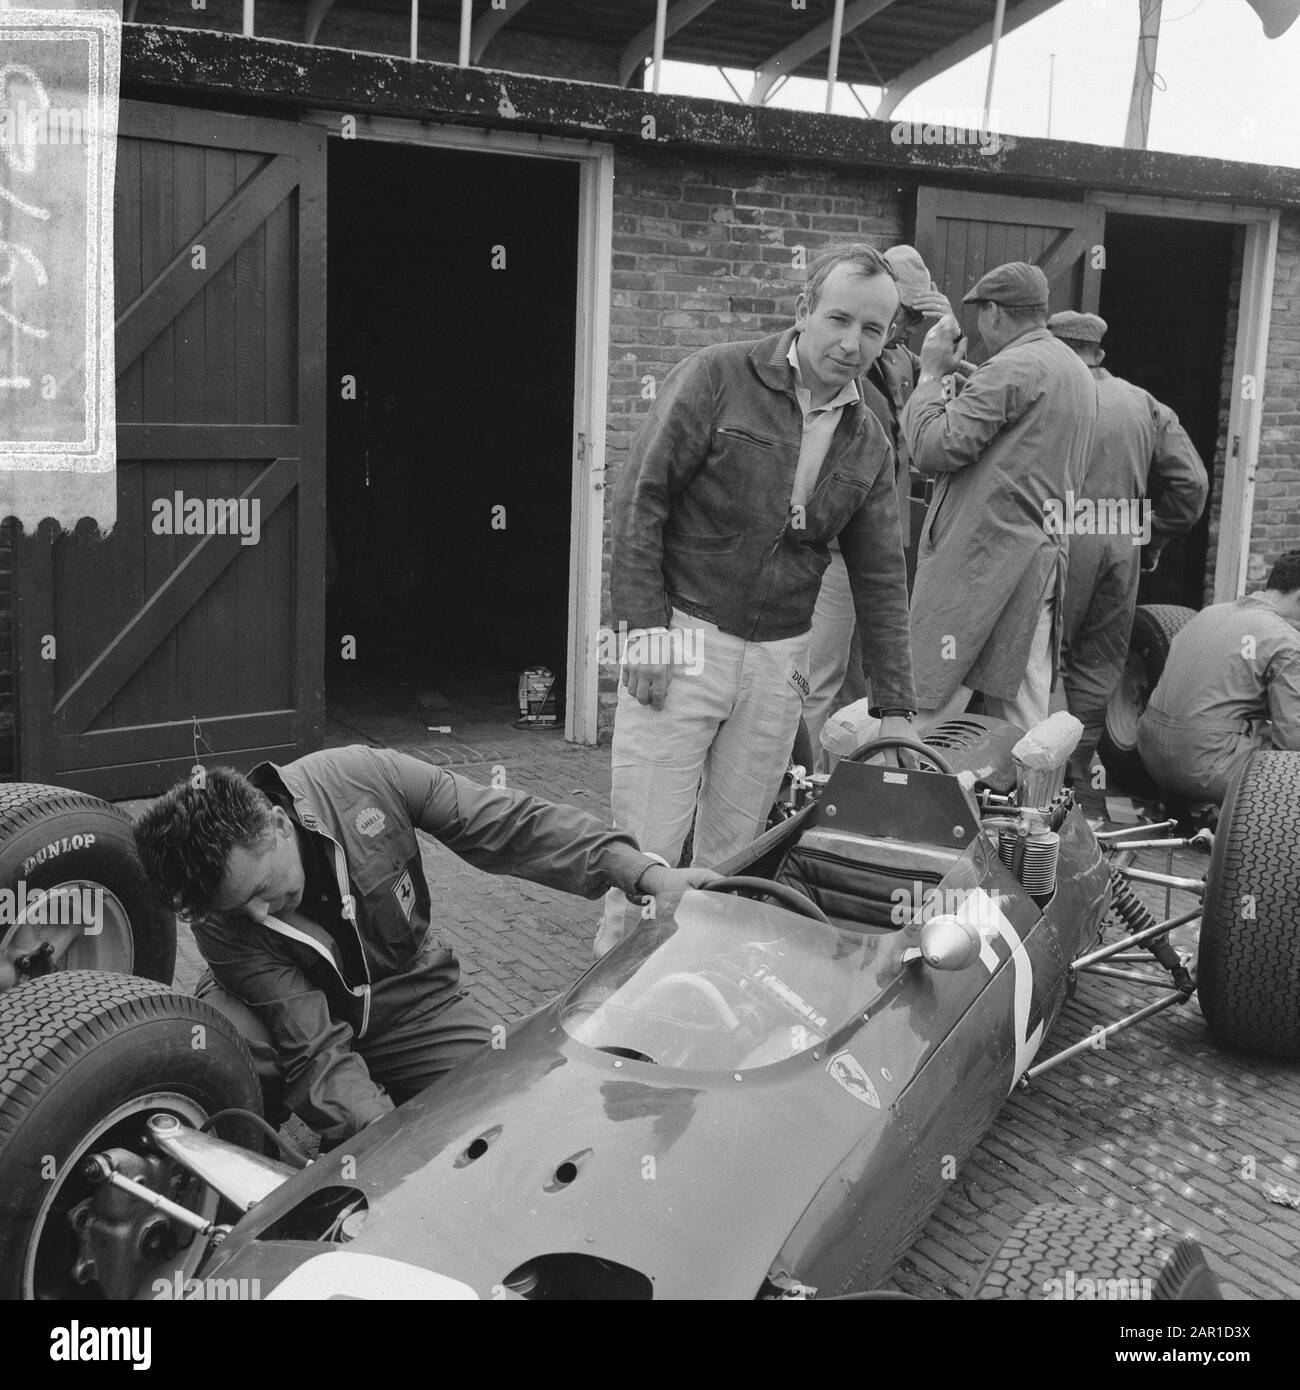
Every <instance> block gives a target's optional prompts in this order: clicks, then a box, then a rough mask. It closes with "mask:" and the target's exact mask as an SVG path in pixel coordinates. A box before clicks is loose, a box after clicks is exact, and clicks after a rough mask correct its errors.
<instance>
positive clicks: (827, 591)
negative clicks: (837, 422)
mask: <svg viewBox="0 0 1300 1390" xmlns="http://www.w3.org/2000/svg"><path fill="white" fill-rule="evenodd" d="M883 254H884V259H885V262H886V263H887V264H888V266H889V267H890V269H891V270H892V271H893V272H894V277H895V279H896V280H897V282H898V298H899V308H898V313H897V315H896V316H895V318H894V322H893V324H892V325H891V326H890V332H889V338H888V341H887V342H886V343H885V345H884V347H882V348H881V350H880V356H879V357H877V358H876V360H875V361H874V362H873V363H872V364H871V366H870V368H869V369H868V370H867V372H866V373H865V381H866V383H867V386H868V387H875V391H876V393H878V394H873V393H870V392H869V393H868V395H867V401H868V404H869V406H870V407H871V409H872V411H873V412H874V413H876V414H877V416H878V418H879V419H880V422H881V424H882V425H884V426H885V428H886V429H887V430H888V431H889V436H890V442H891V443H892V444H893V446H894V451H895V459H896V468H897V483H898V515H899V522H900V525H901V527H902V535H903V546H904V548H905V549H907V548H908V546H909V533H910V525H911V522H910V518H911V508H912V501H911V486H910V484H911V477H912V470H911V469H910V468H909V467H908V461H907V456H906V449H905V448H904V447H903V446H902V440H901V438H900V435H899V429H898V417H899V415H900V414H901V413H902V410H903V407H904V406H905V405H906V404H907V400H908V397H909V396H910V395H911V394H912V390H913V388H914V387H915V385H916V378H917V376H918V375H919V373H920V368H921V363H920V358H919V357H917V355H916V353H914V352H913V351H912V349H911V347H910V346H909V345H908V339H909V337H910V336H911V335H912V334H913V333H915V331H916V330H917V328H918V327H919V326H920V324H922V323H923V322H924V321H925V320H926V319H927V318H929V319H937V318H941V317H942V316H943V315H944V314H950V313H952V305H951V304H950V303H949V302H948V297H947V295H945V294H943V293H942V292H941V291H940V290H939V289H937V288H936V287H935V283H934V281H933V280H932V279H931V278H930V272H929V270H928V269H927V268H926V264H925V262H924V261H923V260H922V259H921V253H920V252H919V251H918V250H917V249H916V247H915V246H891V247H890V248H889V250H887V251H885V252H884V253H883ZM964 365H966V366H967V367H968V368H969V370H971V371H973V370H974V368H973V367H970V366H969V364H964ZM829 549H830V552H831V562H830V564H829V566H827V569H826V573H825V574H824V575H823V576H822V586H821V589H820V591H819V593H818V595H817V607H816V610H815V611H814V613H813V625H812V636H811V646H810V649H809V655H808V684H809V694H808V699H807V700H806V701H805V703H804V712H803V718H804V724H805V725H806V726H807V729H808V736H809V738H810V739H811V740H812V746H813V750H814V753H815V754H818V755H819V754H820V747H819V744H818V735H819V734H820V733H821V729H822V726H823V725H824V724H825V723H826V720H827V718H828V716H829V715H830V714H832V713H833V712H834V711H835V710H837V709H839V708H840V707H841V706H843V705H849V704H852V703H854V701H856V700H862V699H865V698H866V696H867V695H868V693H869V688H870V687H869V682H868V679H867V673H866V672H864V670H863V666H862V640H861V637H860V636H859V634H858V630H857V619H856V613H855V610H854V606H853V593H852V590H851V589H850V587H849V572H848V569H847V568H846V566H845V564H844V557H843V556H842V555H841V554H840V549H839V544H838V542H836V541H831V542H830V545H829Z"/></svg>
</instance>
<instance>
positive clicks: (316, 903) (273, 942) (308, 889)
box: [135, 746, 715, 1147]
mask: <svg viewBox="0 0 1300 1390" xmlns="http://www.w3.org/2000/svg"><path fill="white" fill-rule="evenodd" d="M417 829H418V830H424V831H426V832H428V833H429V834H430V835H433V836H435V837H436V838H437V839H439V840H440V841H441V842H442V843H443V844H444V845H446V847H447V848H448V849H450V850H452V851H453V852H454V853H456V854H458V855H460V856H461V858H463V859H465V860H466V861H467V862H468V863H470V864H473V865H475V866H476V867H477V868H481V869H486V870H488V871H489V872H491V873H501V874H515V875H517V876H518V877H520V878H527V879H531V880H532V881H533V882H535V883H545V884H549V885H550V886H551V887H553V888H560V889H563V890H565V891H566V892H570V893H578V894H581V895H583V896H585V897H595V896H596V895H597V894H599V893H602V892H604V891H605V890H606V889H607V888H609V887H610V886H611V885H614V884H617V885H618V886H619V887H620V888H621V889H623V890H625V891H627V892H629V893H646V894H651V895H657V896H656V900H657V902H658V905H659V906H660V907H661V908H664V909H668V908H671V907H672V905H673V904H674V903H675V901H676V899H677V898H678V897H680V895H681V893H682V892H683V891H685V889H686V888H688V887H695V886H699V885H700V884H702V883H704V882H707V881H708V879H710V878H712V877H714V876H715V875H713V874H711V873H709V872H707V871H705V870H699V869H684V870H677V869H669V868H667V867H665V866H664V865H663V864H662V863H661V862H656V860H655V859H654V857H653V856H651V855H646V854H642V853H641V852H640V850H638V849H637V847H636V844H635V843H634V842H633V840H632V839H631V838H630V836H628V835H624V834H620V833H618V832H617V831H613V830H611V829H610V828H609V827H608V826H606V825H603V824H602V823H601V822H600V821H598V820H597V819H596V818H595V817H594V816H590V815H587V814H586V813H585V812H583V811H578V810H575V809H574V808H573V807H571V806H553V805H551V804H550V803H549V802H545V801H542V800H541V799H540V798H538V797H535V796H527V795H524V794H523V793H520V792H512V791H506V790H504V789H498V788H489V787H482V786H479V785H478V784H477V783H475V782H471V781H468V780H467V779H465V778H462V777H457V776H455V775H453V774H451V773H448V772H444V771H443V770H442V769H441V768H437V767H433V766H431V765H430V764H428V763H425V762H422V761H420V760H419V759H418V758H413V757H410V756H409V755H407V754H404V753H398V752H395V751H393V750H392V749H388V748H365V747H359V746H358V747H353V748H330V749H326V750H324V751H323V752H319V753H312V754H309V755H308V756H307V757H305V758H299V759H298V760H297V761H296V762H292V763H288V764H286V765H285V766H283V767H277V766H275V765H274V764H272V763H263V764H261V766H259V767H256V768H254V769H253V771H252V772H251V773H250V774H249V776H247V777H244V776H242V775H241V774H239V773H237V772H233V771H230V770H229V769H225V768H214V769H211V770H210V771H209V770H205V771H204V775H203V776H202V777H201V778H198V779H187V780H186V781H183V782H180V783H178V784H177V785H176V786H175V787H173V788H172V789H171V791H169V792H167V793H166V794H165V795H163V796H162V797H160V798H159V799H158V800H157V801H156V802H154V803H153V805H151V806H150V807H148V808H147V809H146V811H145V812H144V814H143V816H142V817H141V818H140V820H139V821H138V822H137V824H136V827H135V840H136V847H137V849H138V851H139V854H140V860H141V862H142V864H143V865H144V869H145V873H146V875H147V877H148V879H149V881H150V883H151V885H152V886H153V888H154V890H155V892H156V893H157V894H158V896H159V897H160V898H161V899H162V900H163V901H164V902H167V903H169V904H170V905H171V906H172V908H173V909H174V910H175V911H176V912H177V913H178V914H179V915H180V916H182V917H184V918H187V919H188V920H189V921H190V922H191V924H192V926H193V930H194V938H195V940H196V941H197V942H198V946H199V950H200V951H202V952H203V956H204V959H205V960H206V961H207V963H208V971H207V973H206V974H205V975H204V977H203V979H202V980H201V981H200V983H199V988H198V993H199V996H200V997H201V998H204V999H207V1000H208V1001H209V1002H210V1003H211V1004H213V1005H214V1006H216V1007H217V1008H219V1009H221V1010H222V1011H223V1012H224V1013H226V1014H228V1015H229V1016H230V1017H231V1018H232V1019H233V1020H234V1022H235V1024H236V1026H237V1027H238V1028H239V1030H240V1032H241V1033H242V1034H243V1036H244V1039H245V1041H246V1042H247V1043H248V1045H249V1049H250V1051H251V1052H252V1054H253V1060H254V1062H255V1064H256V1066H257V1071H258V1076H259V1077H260V1079H261V1081H262V1086H263V1091H264V1093H265V1095H266V1097H267V1100H268V1110H269V1111H270V1112H271V1113H272V1115H274V1116H275V1118H276V1120H277V1123H278V1122H279V1118H280V1117H279V1115H278V1114H276V1112H277V1110H278V1109H279V1107H280V1104H281V1102H283V1104H284V1105H285V1106H287V1107H288V1109H290V1110H292V1111H293V1112H294V1113H295V1114H296V1115H298V1116H299V1117H300V1118H301V1119H302V1120H303V1121H304V1122H305V1123H306V1124H308V1125H309V1126H310V1127H311V1128H312V1129H315V1130H316V1131H317V1132H318V1133H319V1134H320V1136H321V1139H322V1141H323V1142H324V1143H325V1144H326V1145H327V1146H331V1147H332V1146H333V1145H334V1144H337V1143H339V1142H341V1141H342V1140H343V1139H346V1138H347V1137H348V1136H349V1135H351V1134H354V1133H356V1131H357V1130H359V1129H362V1128H363V1127H364V1126H365V1125H368V1124H370V1123H371V1122H372V1121H373V1120H377V1119H379V1118H380V1117H381V1116H383V1115H386V1114H387V1113H388V1112H389V1111H390V1110H392V1108H393V1105H394V1102H395V1101H397V1102H401V1101H403V1100H405V1099H407V1098H408V1097H410V1096H412V1095H414V1094H416V1093H417V1092H418V1091H420V1090H422V1089H423V1088H424V1087H425V1086H427V1085H429V1083H430V1082H432V1081H434V1080H436V1079H437V1078H438V1077H439V1076H441V1075H442V1073H443V1072H445V1071H447V1070H448V1068H450V1067H451V1066H453V1065H454V1064H455V1063H456V1062H458V1061H460V1060H461V1059H462V1058H464V1057H466V1056H468V1055H469V1054H470V1053H472V1052H474V1051H476V1050H477V1049H478V1048H480V1047H482V1045H483V1044H484V1043H485V1042H486V1041H487V1040H488V1039H489V1037H490V1035H491V1028H492V1020H491V1019H489V1017H488V1016H487V1014H486V1013H484V1011H483V1010H482V1009H481V1008H480V1007H479V1006H478V1005H477V1004H476V1003H475V1002H474V1001H473V999H471V998H470V997H469V996H468V994H467V992H466V991H465V990H463V989H461V988H459V981H460V966H459V964H458V963H457V961H456V958H455V956H453V955H452V953H451V952H450V951H449V950H447V949H446V948H445V947H444V946H443V944H442V942H441V941H440V940H439V938H438V931H437V929H436V927H435V926H434V925H433V924H432V923H431V917H432V916H433V913H432V911H431V903H430V895H429V885H428V883H427V881H426V880H425V876H424V870H423V867H422V863H421V858H420V848H419V844H418V842H417V839H416V830H417Z"/></svg>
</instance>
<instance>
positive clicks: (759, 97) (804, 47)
mask: <svg viewBox="0 0 1300 1390" xmlns="http://www.w3.org/2000/svg"><path fill="white" fill-rule="evenodd" d="M893 3H894V0H853V4H852V5H849V6H848V7H847V8H846V7H845V6H843V5H841V4H839V3H838V0H837V2H836V6H835V16H834V19H833V20H829V19H828V20H826V21H825V23H822V24H819V25H817V27H816V28H815V29H809V30H808V31H807V33H805V34H801V35H800V36H799V38H797V39H796V40H795V41H794V42H793V43H790V44H787V45H786V46H785V47H784V48H783V49H782V50H781V51H780V52H779V53H774V54H773V55H772V56H771V57H770V58H769V59H768V60H767V61H766V62H765V63H764V64H763V66H762V67H760V68H759V70H758V72H757V73H756V74H755V75H754V85H753V87H751V88H750V92H749V95H748V96H747V97H746V98H745V101H746V104H747V105H749V106H762V105H763V103H764V102H765V101H766V100H767V99H768V97H770V96H771V95H772V93H773V91H774V89H775V86H776V82H777V80H778V78H781V77H789V76H790V74H791V73H792V72H795V71H797V70H798V69H799V68H800V67H802V66H803V64H804V63H806V62H808V61H809V59H811V58H815V57H816V56H817V54H819V53H821V52H823V51H824V50H825V48H826V46H827V44H829V43H830V42H831V39H832V38H833V34H832V30H833V29H835V28H836V27H837V26H838V28H839V30H840V32H841V33H852V32H853V30H854V29H856V28H857V27H858V26H859V25H862V24H865V23H866V22H867V20H869V19H870V18H871V17H872V16H873V15H877V14H879V13H880V11H881V10H886V9H888V8H889V6H890V5H892V4H893ZM837 66H838V60H837Z"/></svg>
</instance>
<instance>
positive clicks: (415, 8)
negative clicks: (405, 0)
mask: <svg viewBox="0 0 1300 1390" xmlns="http://www.w3.org/2000/svg"><path fill="white" fill-rule="evenodd" d="M419 56H420V0H411V62H415V60H416V59H417V58H418V57H419Z"/></svg>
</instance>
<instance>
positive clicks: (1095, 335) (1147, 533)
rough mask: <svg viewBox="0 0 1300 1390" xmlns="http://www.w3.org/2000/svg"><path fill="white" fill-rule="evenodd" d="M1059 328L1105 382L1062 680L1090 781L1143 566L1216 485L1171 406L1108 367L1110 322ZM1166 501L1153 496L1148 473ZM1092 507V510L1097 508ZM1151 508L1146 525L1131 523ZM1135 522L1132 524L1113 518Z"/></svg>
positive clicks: (1063, 318)
mask: <svg viewBox="0 0 1300 1390" xmlns="http://www.w3.org/2000/svg"><path fill="white" fill-rule="evenodd" d="M1047 327H1048V330H1049V331H1050V332H1052V333H1053V334H1055V335H1056V337H1058V338H1059V339H1060V340H1061V341H1062V342H1063V343H1064V344H1065V345H1066V346H1067V347H1068V348H1070V349H1072V350H1073V351H1074V352H1075V353H1076V354H1077V355H1078V357H1079V359H1080V361H1082V362H1083V363H1084V365H1085V366H1086V367H1087V368H1088V370H1089V371H1090V372H1091V373H1092V377H1093V381H1094V382H1095V383H1096V388H1097V432H1096V434H1095V436H1094V438H1093V443H1092V459H1091V461H1090V462H1089V464H1088V473H1087V477H1086V478H1085V479H1084V484H1083V489H1082V491H1081V493H1080V495H1079V496H1078V498H1077V499H1076V503H1077V505H1078V506H1079V507H1080V508H1082V509H1083V510H1084V515H1085V516H1087V517H1088V518H1089V520H1090V522H1091V523H1092V524H1090V525H1089V526H1088V528H1087V529H1083V528H1082V527H1077V528H1076V530H1075V533H1074V534H1073V535H1072V536H1071V537H1070V568H1069V573H1068V575H1067V576H1066V581H1065V623H1064V638H1063V641H1062V645H1061V681H1062V684H1063V685H1064V687H1065V697H1066V702H1067V704H1068V706H1069V709H1070V713H1071V714H1072V715H1074V717H1075V718H1076V719H1078V720H1079V721H1080V722H1081V723H1082V724H1083V737H1082V738H1081V739H1080V740H1079V745H1078V747H1077V748H1076V749H1075V750H1074V755H1073V757H1072V758H1071V760H1070V775H1071V778H1072V779H1073V780H1074V781H1075V782H1076V783H1079V782H1083V781H1086V780H1087V777H1088V773H1089V768H1090V765H1091V763H1092V755H1093V752H1094V750H1095V749H1096V747H1097V742H1098V740H1099V739H1100V738H1101V731H1102V728H1103V726H1104V724H1105V720H1106V702H1107V701H1108V700H1109V699H1110V696H1111V692H1112V691H1113V690H1114V689H1115V687H1116V686H1117V685H1118V684H1119V681H1120V677H1121V676H1122V675H1123V673H1124V661H1125V658H1126V656H1127V652H1128V639H1129V633H1130V631H1131V630H1132V627H1133V610H1134V608H1135V607H1136V606H1137V591H1138V579H1139V577H1140V575H1139V570H1148V571H1149V570H1153V569H1155V567H1156V563H1157V561H1158V559H1159V556H1160V551H1161V549H1162V548H1163V547H1164V546H1165V545H1166V544H1167V543H1168V542H1169V541H1170V540H1171V539H1172V538H1173V537H1174V536H1177V535H1181V534H1182V533H1183V532H1184V531H1186V530H1187V529H1188V528H1189V527H1191V526H1193V525H1195V523H1196V520H1197V518H1198V517H1199V516H1200V515H1201V510H1202V508H1204V506H1205V498H1206V496H1207V494H1208V492H1209V487H1210V484H1209V479H1208V477H1207V476H1206V472H1205V465H1204V464H1203V463H1202V462H1201V458H1200V455H1199V454H1198V453H1197V452H1196V448H1195V446H1194V445H1193V444H1192V441H1191V440H1190V439H1189V438H1188V437H1187V431H1186V430H1184V429H1183V427H1182V426H1181V425H1180V424H1179V423H1178V416H1177V415H1175V414H1174V412H1173V411H1172V410H1170V409H1169V407H1168V406H1167V405H1161V403H1160V402H1159V401H1158V400H1156V399H1155V397H1154V396H1151V395H1148V394H1147V392H1145V391H1143V390H1142V388H1141V387H1140V386H1134V385H1133V384H1132V383H1131V382H1128V381H1125V380H1124V379H1123V378H1122V377H1117V376H1112V375H1111V374H1110V373H1109V372H1108V371H1107V370H1106V369H1105V368H1104V367H1103V366H1102V365H1101V363H1102V359H1103V358H1104V357H1105V355H1106V354H1105V352H1104V350H1103V349H1102V346H1101V340H1102V338H1103V337H1104V336H1105V334H1106V320H1105V319H1103V318H1101V317H1100V316H1099V315H1097V314H1079V313H1075V312H1074V311H1073V310H1067V311H1065V312H1063V313H1059V314H1053V315H1052V317H1051V318H1050V319H1048V321H1047ZM1149 475H1150V476H1154V477H1155V478H1156V479H1157V480H1158V482H1159V483H1160V494H1159V497H1160V500H1159V502H1158V503H1156V504H1155V505H1154V506H1153V505H1152V504H1151V503H1150V502H1149V501H1147V500H1146V494H1147V486H1148V478H1149ZM1088 509H1091V510H1090V511H1089V510H1088ZM1139 511H1140V513H1141V525H1140V527H1138V528H1134V527H1133V525H1132V524H1131V522H1132V520H1133V517H1134V513H1135V512H1139ZM1126 518H1127V519H1128V522H1129V524H1128V525H1126V526H1125V527H1124V528H1123V529H1121V527H1120V526H1119V525H1117V524H1106V523H1107V521H1108V519H1114V520H1115V521H1116V522H1121V523H1122V522H1124V521H1125V519H1126Z"/></svg>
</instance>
